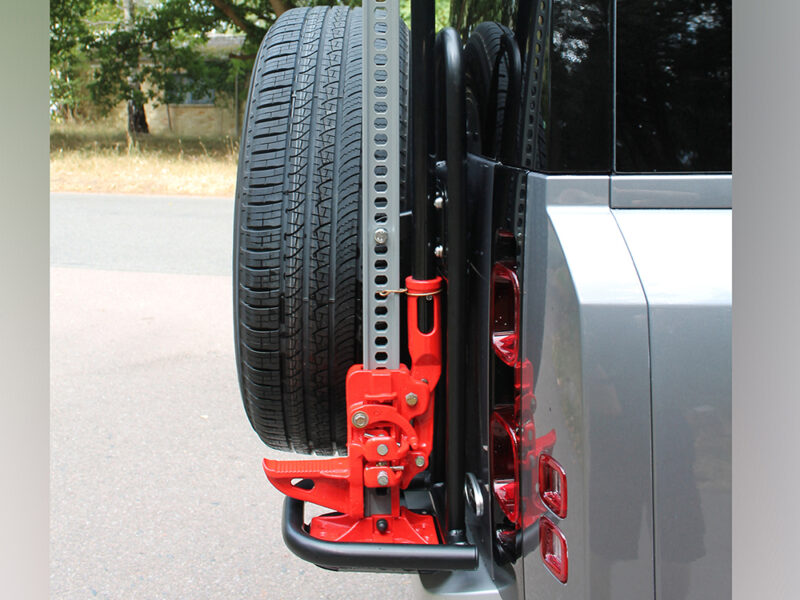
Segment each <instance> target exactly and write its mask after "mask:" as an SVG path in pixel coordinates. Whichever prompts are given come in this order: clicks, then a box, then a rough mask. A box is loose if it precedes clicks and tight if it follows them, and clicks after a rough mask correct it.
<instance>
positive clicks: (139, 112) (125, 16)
mask: <svg viewBox="0 0 800 600" xmlns="http://www.w3.org/2000/svg"><path fill="white" fill-rule="evenodd" d="M133 12H134V3H133V0H123V1H122V20H123V22H124V23H125V27H126V28H133ZM128 85H130V88H131V99H130V100H128V134H132V133H150V128H149V127H148V126H147V116H146V115H145V113H144V104H142V102H141V100H139V98H141V95H142V87H141V85H140V84H139V79H138V77H137V73H136V70H134V72H133V74H132V75H131V76H130V77H129V78H128Z"/></svg>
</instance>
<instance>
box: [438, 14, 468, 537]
mask: <svg viewBox="0 0 800 600" xmlns="http://www.w3.org/2000/svg"><path fill="white" fill-rule="evenodd" d="M436 76H437V83H438V85H439V88H438V90H439V92H438V96H439V102H437V105H438V106H439V108H440V110H441V109H442V108H443V109H444V114H443V115H442V114H439V115H438V117H439V121H440V123H444V127H445V131H444V135H442V134H441V132H440V134H439V136H438V138H439V139H438V140H437V142H438V145H439V151H440V152H442V150H443V153H444V157H445V160H446V164H447V206H446V219H447V239H446V248H445V255H446V261H447V442H446V446H447V452H446V461H447V469H446V472H445V529H446V531H447V538H448V541H449V542H451V543H462V542H465V541H466V533H465V528H464V527H465V526H464V510H465V509H464V496H463V489H464V475H465V473H464V394H465V385H464V382H465V379H466V378H465V369H464V365H465V356H466V354H465V342H466V338H465V336H464V333H463V328H464V327H466V323H465V322H464V318H465V315H466V310H465V302H466V291H467V288H466V275H467V256H466V246H467V241H466V237H467V226H466V214H465V213H466V195H465V192H466V168H465V163H466V148H467V140H466V131H467V126H466V106H465V102H466V100H465V98H466V93H465V88H464V67H463V64H462V55H461V39H460V37H459V35H458V33H457V32H456V30H455V29H453V28H451V27H448V28H447V29H444V30H442V31H441V32H439V34H438V35H437V37H436ZM443 144H444V148H443V149H442V145H443Z"/></svg>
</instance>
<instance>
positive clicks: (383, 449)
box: [377, 444, 389, 456]
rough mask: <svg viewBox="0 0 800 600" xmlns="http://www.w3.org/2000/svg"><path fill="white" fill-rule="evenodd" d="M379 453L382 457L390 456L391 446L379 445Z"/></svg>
mask: <svg viewBox="0 0 800 600" xmlns="http://www.w3.org/2000/svg"><path fill="white" fill-rule="evenodd" d="M377 451H378V454H380V455H381V456H386V455H387V454H389V446H387V445H386V444H378V448H377Z"/></svg>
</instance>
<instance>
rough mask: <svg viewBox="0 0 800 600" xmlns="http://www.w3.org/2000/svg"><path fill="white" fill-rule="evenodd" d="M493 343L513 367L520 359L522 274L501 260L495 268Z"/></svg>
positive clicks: (502, 358)
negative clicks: (520, 277)
mask: <svg viewBox="0 0 800 600" xmlns="http://www.w3.org/2000/svg"><path fill="white" fill-rule="evenodd" d="M492 346H493V347H494V351H495V354H497V356H498V357H500V360H502V361H503V362H504V363H506V364H507V365H509V366H511V367H513V366H515V365H516V364H517V361H518V360H519V278H517V274H516V272H515V271H514V270H513V269H511V268H509V267H508V266H506V265H504V264H502V263H496V264H495V265H494V268H492Z"/></svg>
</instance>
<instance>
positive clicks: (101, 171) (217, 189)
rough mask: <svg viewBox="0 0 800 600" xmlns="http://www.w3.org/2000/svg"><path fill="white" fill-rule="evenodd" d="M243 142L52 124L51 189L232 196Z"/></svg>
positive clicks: (92, 125) (115, 127)
mask: <svg viewBox="0 0 800 600" xmlns="http://www.w3.org/2000/svg"><path fill="white" fill-rule="evenodd" d="M238 157H239V141H238V140H235V139H232V138H230V137H178V136H176V135H173V134H157V133H151V134H147V135H138V136H129V135H128V134H127V133H126V131H125V128H124V126H122V127H120V126H119V125H118V124H114V125H112V124H110V123H105V122H102V123H63V124H59V123H53V124H52V125H51V127H50V190H51V191H54V192H102V193H117V194H123V193H124V194H156V195H160V194H164V195H172V194H175V195H191V196H193V195H198V196H227V197H230V198H233V195H234V190H235V187H236V161H237V160H238Z"/></svg>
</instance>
